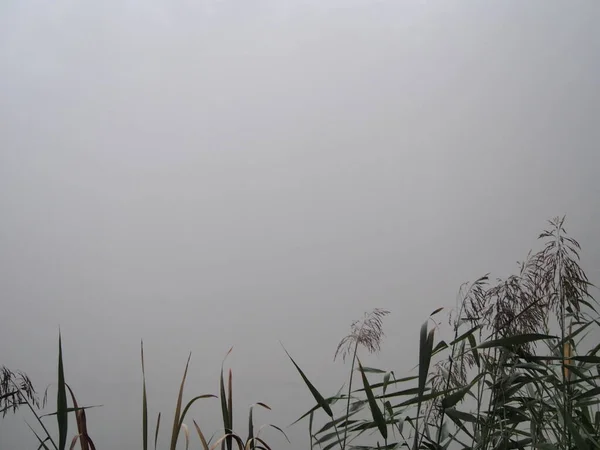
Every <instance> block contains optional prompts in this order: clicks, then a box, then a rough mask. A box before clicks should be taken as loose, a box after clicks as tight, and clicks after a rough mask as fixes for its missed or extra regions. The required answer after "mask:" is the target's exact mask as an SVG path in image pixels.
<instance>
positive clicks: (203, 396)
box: [179, 394, 217, 428]
mask: <svg viewBox="0 0 600 450" xmlns="http://www.w3.org/2000/svg"><path fill="white" fill-rule="evenodd" d="M203 398H217V396H216V395H213V394H203V395H198V396H196V397H194V398H193V399H191V400H190V401H189V402H187V405H185V408H183V412H182V413H181V415H180V416H179V427H180V428H181V426H182V425H183V420H184V419H185V416H186V414H187V412H188V410H189V409H190V408H191V407H192V405H193V404H194V403H196V401H197V400H200V399H203Z"/></svg>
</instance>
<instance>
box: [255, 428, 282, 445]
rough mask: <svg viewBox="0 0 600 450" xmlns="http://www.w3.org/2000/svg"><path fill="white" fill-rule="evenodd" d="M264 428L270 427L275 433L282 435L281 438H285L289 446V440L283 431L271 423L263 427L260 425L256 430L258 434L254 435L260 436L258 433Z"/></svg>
mask: <svg viewBox="0 0 600 450" xmlns="http://www.w3.org/2000/svg"><path fill="white" fill-rule="evenodd" d="M266 427H271V428H273V429H275V430H277V431H279V432H280V433H281V434H283V437H284V438H285V440H286V441H288V442H289V443H290V444H291V441H290V438H288V435H287V434H285V431H283V430H282V429H281V428H280V427H278V426H277V425H273V424H272V423H267V424H265V425H261V426H260V428H259V429H258V432H257V433H256V436H257V437H258V436H260V432H261V431H262V429H263V428H266Z"/></svg>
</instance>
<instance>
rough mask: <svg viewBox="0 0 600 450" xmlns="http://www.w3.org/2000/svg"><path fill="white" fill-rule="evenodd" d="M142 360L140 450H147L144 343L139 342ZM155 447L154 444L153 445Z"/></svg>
mask: <svg viewBox="0 0 600 450" xmlns="http://www.w3.org/2000/svg"><path fill="white" fill-rule="evenodd" d="M141 358H142V449H143V450H148V400H147V397H146V370H145V368H144V341H142V342H141ZM154 447H156V443H155V445H154Z"/></svg>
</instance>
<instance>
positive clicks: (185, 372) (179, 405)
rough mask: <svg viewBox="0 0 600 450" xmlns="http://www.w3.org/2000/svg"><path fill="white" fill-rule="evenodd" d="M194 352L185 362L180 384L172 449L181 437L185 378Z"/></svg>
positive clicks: (174, 449) (175, 447)
mask: <svg viewBox="0 0 600 450" xmlns="http://www.w3.org/2000/svg"><path fill="white" fill-rule="evenodd" d="M191 357H192V354H191V353H190V354H189V356H188V359H187V362H186V364H185V371H184V372H183V378H182V380H181V385H180V386H179V395H178V396H177V406H176V408H175V417H174V419H173V430H172V434H171V447H170V448H171V450H176V449H177V440H178V439H179V429H180V423H179V422H180V417H181V403H182V398H183V388H184V386H185V379H186V377H187V372H188V367H189V365H190V358H191Z"/></svg>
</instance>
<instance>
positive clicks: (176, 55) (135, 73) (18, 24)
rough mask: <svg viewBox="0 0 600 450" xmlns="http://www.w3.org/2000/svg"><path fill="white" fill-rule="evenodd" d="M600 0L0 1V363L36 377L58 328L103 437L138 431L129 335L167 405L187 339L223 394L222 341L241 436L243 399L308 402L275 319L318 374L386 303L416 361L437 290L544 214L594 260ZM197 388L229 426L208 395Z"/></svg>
mask: <svg viewBox="0 0 600 450" xmlns="http://www.w3.org/2000/svg"><path fill="white" fill-rule="evenodd" d="M599 14H600V3H598V2H595V1H593V0H590V1H587V2H586V1H581V2H562V1H547V0H544V1H541V0H540V1H527V2H523V1H516V0H515V1H489V2H474V1H463V2H442V1H438V2H434V1H410V2H409V1H400V0H395V1H391V0H390V1H377V0H370V1H367V0H320V1H316V0H244V1H242V0H219V1H217V0H198V1H192V0H186V1H184V0H176V1H170V2H167V1H163V2H159V1H156V0H146V1H133V0H131V1H124V0H122V1H112V0H111V1H103V2H71V1H66V0H58V1H55V2H43V1H33V0H20V1H4V2H2V3H1V4H0V93H1V101H0V219H1V220H0V248H1V251H0V307H1V310H2V315H1V316H0V343H1V344H0V356H1V359H0V365H7V366H8V367H11V368H13V369H22V370H24V371H25V372H27V373H28V374H29V375H30V376H31V377H32V379H33V381H34V383H35V384H36V386H37V387H38V389H40V390H41V391H42V392H43V390H44V388H45V387H46V385H47V384H50V383H53V382H55V381H56V356H57V341H58V339H57V338H58V330H59V327H60V329H61V331H62V334H63V344H64V353H65V366H66V375H67V381H68V382H69V383H70V384H71V386H72V387H73V388H74V390H75V392H76V394H77V395H78V400H79V401H80V403H84V404H102V405H103V406H102V407H101V408H97V409H93V410H90V411H89V412H88V424H89V430H90V434H91V436H92V438H93V439H94V440H95V441H96V444H97V446H98V448H105V449H117V448H123V449H126V448H127V449H129V448H131V449H133V448H140V447H141V373H140V364H139V345H140V339H142V338H143V339H144V342H145V349H146V359H147V361H146V368H147V378H148V385H149V402H150V407H151V413H152V420H154V417H155V414H156V413H157V412H158V411H159V410H161V411H162V412H163V415H165V417H164V420H165V422H164V423H165V424H168V421H169V420H171V419H170V414H172V412H173V411H174V408H175V401H176V397H175V396H176V391H177V389H178V383H179V380H180V378H181V375H182V372H183V367H184V364H185V359H186V357H187V354H188V352H189V351H192V352H193V356H192V363H191V367H190V375H189V385H188V388H187V390H186V394H187V398H190V397H191V396H192V395H193V394H200V393H211V392H212V393H217V391H218V375H219V370H220V362H221V359H222V357H223V356H224V355H225V353H226V352H227V350H228V349H229V348H230V346H232V345H233V346H234V351H233V353H232V354H231V355H230V357H229V359H228V364H230V365H231V366H232V367H233V370H234V397H235V398H234V404H235V409H236V411H237V412H236V424H237V426H241V428H239V431H240V432H241V433H242V434H245V433H246V432H247V430H246V422H245V421H246V411H247V406H248V405H250V404H251V403H253V402H256V401H264V402H266V403H268V404H269V405H270V406H271V407H272V408H273V412H271V413H267V412H260V413H258V411H257V414H256V419H257V421H258V422H259V423H266V422H273V423H275V424H277V425H280V426H287V425H288V424H289V423H291V422H292V421H293V420H295V419H296V418H297V417H298V416H299V415H300V414H301V413H303V412H304V411H305V410H306V409H308V408H309V407H310V406H312V400H311V396H310V393H309V392H308V390H307V389H306V388H305V387H304V386H303V384H302V381H301V379H300V378H299V376H298V374H297V373H296V372H295V371H294V368H293V366H291V364H290V362H289V361H288V360H287V358H286V356H285V353H284V352H283V350H282V348H281V347H280V345H279V343H278V341H279V340H281V341H282V342H283V343H284V345H285V346H286V348H287V349H288V350H289V351H290V352H291V354H292V355H293V356H294V357H295V359H296V360H297V361H298V362H299V364H300V365H301V366H302V367H303V368H304V369H305V370H306V372H307V374H308V375H309V377H310V378H311V379H312V381H314V382H315V384H317V386H318V387H319V389H322V391H323V392H324V393H327V394H332V393H334V392H335V391H336V390H337V388H338V387H339V386H341V384H342V383H343V382H344V374H345V373H346V372H345V370H346V369H347V368H345V367H344V366H343V364H342V363H341V362H336V363H333V361H332V356H333V352H334V350H335V347H336V345H337V342H338V340H339V339H340V338H341V337H343V336H344V334H345V333H346V332H347V330H348V327H349V324H350V322H351V321H352V320H353V319H355V318H358V317H360V315H361V314H362V313H363V311H365V310H368V309H371V308H374V307H381V308H387V309H389V310H391V311H392V315H391V316H389V317H388V318H386V320H385V331H386V334H387V340H386V341H385V344H384V349H383V351H382V353H381V355H380V356H379V357H372V358H371V360H372V362H373V364H377V365H379V366H380V367H385V368H391V369H394V370H395V371H396V374H398V373H402V372H406V371H408V370H410V369H411V368H412V367H413V366H414V365H415V364H416V363H417V359H416V356H417V348H416V347H417V346H416V342H417V334H418V331H419V327H420V324H421V323H422V322H423V321H424V320H426V318H427V316H428V314H429V313H430V312H431V311H432V310H433V309H435V308H437V307H439V306H446V307H452V306H453V305H454V302H455V297H456V292H457V290H458V287H459V285H460V284H461V283H462V282H464V281H467V280H473V279H475V278H477V277H478V276H480V275H482V274H484V273H486V272H492V274H493V275H494V276H505V275H507V274H509V273H510V271H512V270H514V269H516V264H515V262H516V261H517V260H522V259H523V258H524V257H525V255H526V254H527V251H528V250H529V249H531V248H536V247H535V246H536V237H537V235H538V233H539V232H540V231H541V230H542V229H543V228H544V227H545V225H546V220H547V219H549V218H551V217H553V216H555V215H563V214H566V215H567V218H568V222H567V230H568V231H569V232H570V233H571V234H572V235H573V236H574V237H576V238H577V239H578V240H579V241H580V243H581V244H582V246H583V249H584V252H583V263H584V268H585V269H586V270H587V272H588V275H589V276H590V278H591V281H592V282H598V281H600V240H599V239H598V236H599V233H598V232H599V231H600V226H599V225H598V224H599V223H600V222H599V220H600V201H599V200H598V199H599V198H600V188H599V186H600V183H599V182H598V172H599V169H600V151H599V149H598V143H599V142H600V126H599V119H598V118H599V117H600V93H599V92H600V89H599V88H600V81H599V80H600V30H599V29H598V26H597V19H598V17H600V15H599ZM50 392H51V394H52V395H54V394H53V391H52V390H51V391H50ZM52 406H53V405H50V407H49V408H52ZM49 410H50V411H51V409H49ZM192 413H193V416H194V418H196V419H197V420H198V421H199V423H200V424H201V425H203V427H204V428H205V429H206V430H207V432H209V434H210V433H211V432H212V431H214V430H215V427H216V426H218V424H219V408H218V402H217V401H216V400H215V401H214V402H213V403H212V404H211V403H210V401H208V400H207V401H206V402H205V403H204V404H200V405H198V406H197V407H196V408H195V409H194V410H193V411H192ZM24 418H26V419H27V420H28V421H31V420H30V416H28V415H27V414H25V413H23V414H17V415H16V416H15V417H10V416H9V417H7V418H6V419H3V420H1V421H0V447H1V448H2V449H4V448H32V446H33V445H35V438H34V437H33V436H32V435H31V434H30V432H29V431H28V430H27V428H26V426H25V424H24ZM52 426H54V424H52ZM237 426H236V428H238V427H237ZM167 428H168V427H167V426H165V427H164V428H163V433H162V436H163V438H162V439H163V441H166V439H167V437H166V431H167ZM71 430H74V428H71ZM289 435H290V437H291V438H292V444H293V445H291V446H290V445H287V444H286V445H287V446H286V445H284V443H283V441H282V440H281V439H280V438H279V437H278V436H277V434H267V436H268V437H270V438H272V439H273V442H276V443H277V445H279V447H278V448H290V449H301V448H305V444H306V435H307V431H306V426H305V424H302V425H298V426H295V427H294V428H292V429H290V430H289Z"/></svg>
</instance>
